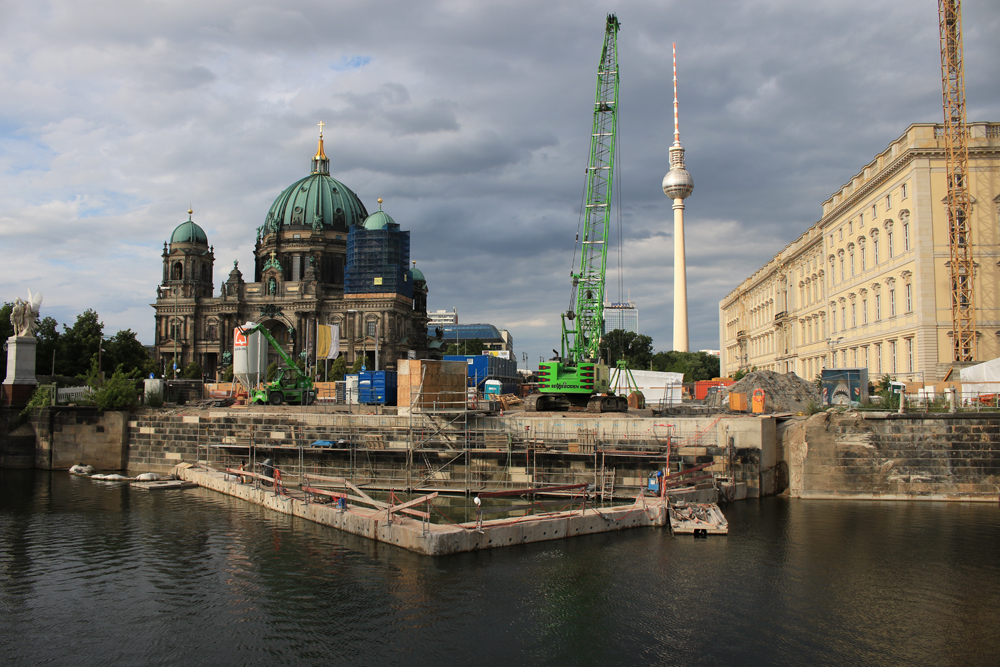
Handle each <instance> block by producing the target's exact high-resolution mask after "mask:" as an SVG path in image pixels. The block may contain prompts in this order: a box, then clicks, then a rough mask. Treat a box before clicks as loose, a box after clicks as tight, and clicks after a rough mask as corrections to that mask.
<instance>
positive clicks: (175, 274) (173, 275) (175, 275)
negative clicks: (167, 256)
mask: <svg viewBox="0 0 1000 667" xmlns="http://www.w3.org/2000/svg"><path fill="white" fill-rule="evenodd" d="M170 279H171V280H183V279H184V265H183V264H181V263H180V262H174V267H173V269H171V271H170Z"/></svg>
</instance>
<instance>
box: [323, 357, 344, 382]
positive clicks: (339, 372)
mask: <svg viewBox="0 0 1000 667" xmlns="http://www.w3.org/2000/svg"><path fill="white" fill-rule="evenodd" d="M346 372H347V360H346V359H344V355H340V356H339V357H337V358H336V359H334V360H333V363H332V364H330V372H329V374H328V375H327V376H326V381H327V382H340V381H342V380H343V379H344V373H346Z"/></svg>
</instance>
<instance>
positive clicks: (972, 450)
mask: <svg viewBox="0 0 1000 667" xmlns="http://www.w3.org/2000/svg"><path fill="white" fill-rule="evenodd" d="M782 449H783V453H784V456H785V460H786V463H787V466H788V486H789V488H788V491H789V495H791V496H793V497H799V498H874V499H890V500H894V499H900V500H916V499H929V500H988V501H992V502H996V501H997V499H998V495H1000V415H985V414H982V413H980V414H956V415H949V414H941V415H938V414H930V415H927V414H924V415H916V414H914V415H906V414H904V415H898V414H893V413H850V412H848V413H844V414H829V413H825V412H824V413H819V414H817V415H813V416H812V417H810V418H808V419H807V420H799V421H797V422H796V423H794V424H792V425H790V426H789V427H788V428H786V429H785V430H784V433H783V438H782Z"/></svg>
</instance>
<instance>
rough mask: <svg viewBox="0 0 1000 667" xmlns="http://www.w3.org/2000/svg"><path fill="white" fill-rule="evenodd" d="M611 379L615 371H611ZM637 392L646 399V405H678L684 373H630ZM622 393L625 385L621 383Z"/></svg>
mask: <svg viewBox="0 0 1000 667" xmlns="http://www.w3.org/2000/svg"><path fill="white" fill-rule="evenodd" d="M611 377H612V378H614V377H615V369H611ZM632 377H633V378H635V383H636V384H637V385H639V391H641V392H642V395H643V396H645V397H646V403H647V404H648V405H660V404H661V402H662V403H663V404H664V405H680V402H681V391H682V385H683V383H684V373H661V372H659V371H632ZM621 386H622V391H624V390H625V383H624V382H622V383H621Z"/></svg>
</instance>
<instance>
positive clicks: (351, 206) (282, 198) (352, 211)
mask: <svg viewBox="0 0 1000 667" xmlns="http://www.w3.org/2000/svg"><path fill="white" fill-rule="evenodd" d="M366 217H368V211H367V210H365V205H364V204H362V203H361V200H360V199H358V196H357V195H356V194H354V193H353V192H351V189H350V188H348V187H347V186H346V185H344V184H343V183H341V182H340V181H338V180H337V179H335V178H333V177H331V176H329V175H327V174H324V173H313V174H310V175H309V176H306V177H305V178H303V179H302V180H299V181H296V182H295V183H293V184H292V185H291V186H290V187H289V188H287V189H286V190H285V191H284V192H282V193H281V194H280V195H279V196H278V198H277V199H275V200H274V204H272V205H271V210H270V211H268V212H267V220H266V221H265V222H264V229H265V231H266V232H276V231H279V230H280V229H281V228H282V227H293V226H305V227H312V228H313V229H316V230H320V229H333V230H337V231H344V232H346V231H347V229H348V228H349V227H350V226H351V225H357V224H361V223H362V222H363V221H364V219H365V218H366Z"/></svg>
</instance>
